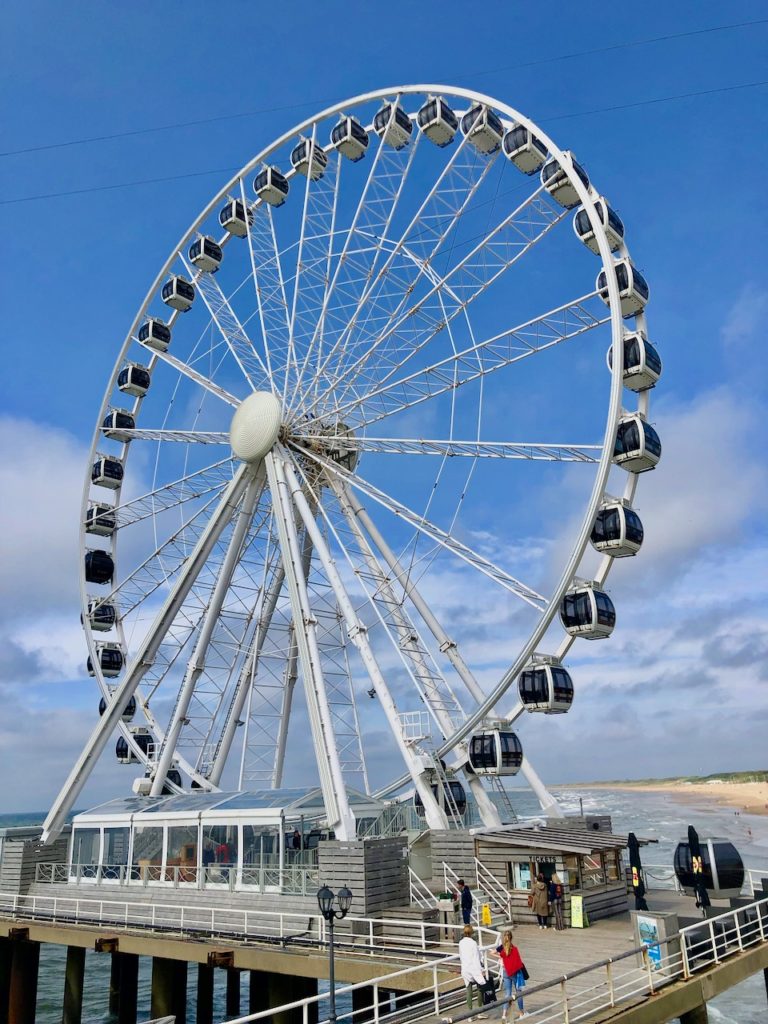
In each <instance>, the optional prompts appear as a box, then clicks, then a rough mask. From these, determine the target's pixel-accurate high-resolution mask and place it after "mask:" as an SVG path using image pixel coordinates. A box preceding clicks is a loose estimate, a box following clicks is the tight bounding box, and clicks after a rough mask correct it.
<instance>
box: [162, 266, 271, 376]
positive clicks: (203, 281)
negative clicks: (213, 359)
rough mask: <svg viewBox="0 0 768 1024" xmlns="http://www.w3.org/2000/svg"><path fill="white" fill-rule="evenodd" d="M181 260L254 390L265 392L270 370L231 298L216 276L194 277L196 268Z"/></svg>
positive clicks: (204, 273) (208, 274) (199, 274)
mask: <svg viewBox="0 0 768 1024" xmlns="http://www.w3.org/2000/svg"><path fill="white" fill-rule="evenodd" d="M179 259H180V260H181V262H182V263H183V264H184V266H185V267H186V269H187V272H188V273H189V274H190V275H191V276H192V277H193V278H194V280H195V284H196V285H197V287H198V290H199V292H200V294H201V295H202V297H203V302H204V303H205V306H206V308H207V310H208V312H209V314H210V316H211V319H212V320H213V322H214V323H215V324H216V327H217V329H218V331H219V334H220V335H221V337H222V338H223V339H224V341H225V343H226V345H227V348H228V349H229V351H230V352H231V354H232V357H233V359H234V360H235V362H236V363H237V365H238V366H239V367H240V370H241V372H242V374H243V376H244V377H245V379H246V380H247V381H248V383H249V384H250V386H251V389H252V390H253V391H261V390H263V389H264V388H265V387H267V385H268V382H269V370H268V369H267V367H266V366H265V365H264V362H263V360H262V358H261V356H260V355H259V353H258V352H257V350H256V348H255V346H254V344H253V342H252V341H251V339H250V338H249V337H248V335H247V334H246V331H245V328H244V327H243V325H242V324H241V323H240V321H239V320H238V318H237V316H236V314H235V312H234V310H233V309H232V306H231V305H230V303H229V299H227V297H226V296H225V295H224V292H223V291H222V290H221V288H220V287H219V282H218V281H217V280H216V277H215V275H214V274H210V273H206V272H204V271H201V272H199V273H197V276H196V277H195V273H194V271H193V268H192V267H191V266H190V265H189V263H188V262H187V260H186V259H185V257H184V255H183V254H182V253H179Z"/></svg>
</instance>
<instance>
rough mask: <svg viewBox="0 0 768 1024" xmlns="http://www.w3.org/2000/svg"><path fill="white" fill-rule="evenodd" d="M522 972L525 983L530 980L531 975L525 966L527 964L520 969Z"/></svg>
mask: <svg viewBox="0 0 768 1024" xmlns="http://www.w3.org/2000/svg"><path fill="white" fill-rule="evenodd" d="M520 970H521V972H522V975H523V981H528V979H529V978H530V974H529V973H528V968H527V967H526V966H525V964H523V965H522V966H521V967H520Z"/></svg>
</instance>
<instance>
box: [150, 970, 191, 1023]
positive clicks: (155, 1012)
mask: <svg viewBox="0 0 768 1024" xmlns="http://www.w3.org/2000/svg"><path fill="white" fill-rule="evenodd" d="M152 1016H153V1017H175V1018H176V1024H186V1019H187V961H186V960H170V959H168V958H167V957H163V956H156V957H153V958H152Z"/></svg>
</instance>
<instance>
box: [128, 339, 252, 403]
mask: <svg viewBox="0 0 768 1024" xmlns="http://www.w3.org/2000/svg"><path fill="white" fill-rule="evenodd" d="M134 340H135V341H136V344H137V345H141V347H142V348H144V349H146V350H147V352H150V353H151V354H152V358H153V359H159V360H161V361H162V362H164V363H167V364H168V365H169V366H172V367H173V368H174V370H178V372H179V373H181V374H183V375H184V376H185V377H187V378H188V379H189V380H191V381H194V383H195V384H198V385H199V386H200V387H201V388H204V389H205V391H208V392H209V393H210V394H212V395H215V396H216V397H217V398H220V399H221V400H222V401H223V402H226V403H227V405H231V406H232V407H233V408H237V406H238V405H239V404H240V399H239V398H236V397H235V396H234V395H233V394H230V392H229V391H227V390H226V389H225V388H222V387H220V386H219V385H218V384H216V383H215V382H214V381H212V380H210V379H209V378H208V377H206V376H205V374H202V373H199V372H198V371H197V370H196V369H195V368H194V367H192V366H190V365H189V364H188V363H185V362H184V361H183V360H181V359H178V358H177V357H176V356H173V355H171V353H170V352H161V351H159V350H158V349H155V348H151V347H150V346H149V345H145V344H143V342H140V341H139V340H138V338H135V339H134Z"/></svg>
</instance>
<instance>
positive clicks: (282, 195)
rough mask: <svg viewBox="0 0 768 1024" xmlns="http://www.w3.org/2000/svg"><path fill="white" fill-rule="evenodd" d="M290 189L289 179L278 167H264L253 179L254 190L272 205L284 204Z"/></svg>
mask: <svg viewBox="0 0 768 1024" xmlns="http://www.w3.org/2000/svg"><path fill="white" fill-rule="evenodd" d="M289 189H290V185H289V184H288V179H287V178H286V176H285V175H284V174H283V173H282V171H280V169H279V168H277V167H262V169H261V170H260V171H259V173H258V174H257V175H256V177H255V178H254V179H253V191H254V192H255V193H256V195H257V196H258V197H259V199H261V200H262V202H264V203H269V205H270V206H282V205H283V203H284V202H285V200H286V196H287V195H288V191H289Z"/></svg>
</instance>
